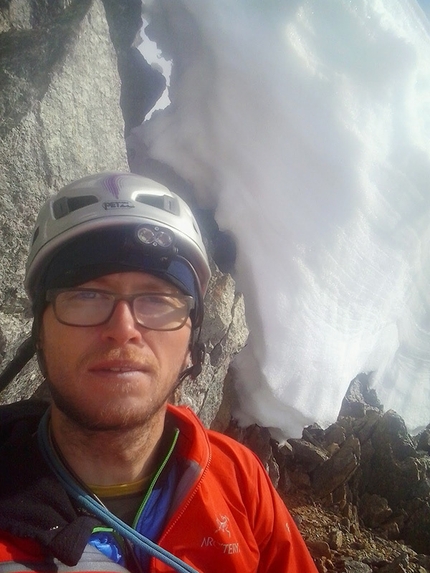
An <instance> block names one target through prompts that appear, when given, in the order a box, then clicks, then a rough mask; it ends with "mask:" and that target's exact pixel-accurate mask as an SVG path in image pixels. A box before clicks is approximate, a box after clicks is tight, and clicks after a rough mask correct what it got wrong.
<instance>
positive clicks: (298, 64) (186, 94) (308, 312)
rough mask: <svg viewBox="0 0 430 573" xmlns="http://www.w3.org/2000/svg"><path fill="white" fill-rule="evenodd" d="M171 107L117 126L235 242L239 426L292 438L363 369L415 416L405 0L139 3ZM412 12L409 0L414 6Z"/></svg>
mask: <svg viewBox="0 0 430 573" xmlns="http://www.w3.org/2000/svg"><path fill="white" fill-rule="evenodd" d="M147 7H148V13H147V14H146V17H147V18H149V19H150V20H151V23H150V27H149V28H150V35H151V38H152V39H154V40H156V41H157V44H158V46H159V48H160V49H161V50H162V51H163V55H164V56H165V57H166V59H169V58H172V59H173V69H172V74H171V86H170V99H171V102H172V103H171V105H170V106H169V107H167V108H166V109H164V110H162V111H156V112H155V113H154V114H153V115H152V117H151V119H150V120H149V121H146V122H145V124H144V127H143V128H136V130H135V133H134V137H135V138H136V139H137V140H139V139H140V140H141V141H142V142H143V143H144V144H145V146H148V149H149V153H150V155H151V156H152V157H153V158H155V159H158V160H161V161H163V162H165V163H167V164H169V165H170V166H172V167H173V168H174V169H175V170H176V171H177V172H178V173H179V174H180V175H181V176H182V177H184V178H185V179H187V180H189V181H190V182H192V183H193V184H194V186H195V188H196V190H197V192H198V196H199V201H200V203H201V205H202V206H216V207H217V209H216V219H217V222H218V224H219V226H220V228H221V229H225V230H229V231H231V232H232V233H233V234H234V236H235V238H236V241H237V246H238V258H237V265H236V268H237V271H236V275H235V278H236V281H237V285H238V289H240V290H241V291H242V292H243V293H244V294H245V302H246V305H247V319H248V323H249V326H250V330H251V336H250V341H249V344H248V346H247V348H246V349H245V351H244V352H242V353H241V355H240V356H239V358H238V360H237V367H238V369H239V373H240V383H239V389H238V390H239V396H240V406H239V409H238V411H237V412H236V414H237V415H238V416H239V419H240V420H241V421H242V422H243V423H250V422H254V421H257V422H258V423H260V424H263V425H266V426H272V427H276V428H279V429H280V430H281V431H282V432H284V433H285V434H286V435H289V436H297V435H300V433H301V430H302V428H303V426H304V425H306V424H309V423H313V422H318V423H320V424H321V425H322V426H327V425H328V424H329V423H331V422H332V421H334V420H335V419H336V417H337V414H338V411H339V407H340V404H341V401H342V398H343V396H344V394H345V391H346V389H347V387H348V385H349V383H350V381H351V380H352V379H353V378H354V377H355V376H356V375H357V374H358V373H360V372H369V371H375V373H376V374H375V375H374V380H373V384H374V387H375V388H376V390H377V394H378V397H379V398H380V400H381V401H382V403H383V404H384V406H385V408H386V409H389V408H392V409H394V410H396V411H397V412H398V413H399V414H400V415H401V416H402V417H403V418H404V419H405V421H406V423H407V425H408V428H409V430H410V431H411V432H415V431H416V430H418V429H419V428H420V427H423V426H425V425H426V424H428V423H429V422H430V284H429V282H430V256H429V252H430V190H429V185H430V139H429V135H430V39H429V22H428V20H427V18H426V16H425V15H424V12H423V11H422V10H421V9H420V7H419V5H418V4H417V3H416V2H415V0H354V1H350V0H336V1H321V0H307V1H305V0H289V1H288V2H286V1H285V0H234V2H231V1H226V0H205V1H202V0H175V2H171V1H169V0H154V1H153V2H151V3H149V5H148V6H147ZM424 8H425V6H424Z"/></svg>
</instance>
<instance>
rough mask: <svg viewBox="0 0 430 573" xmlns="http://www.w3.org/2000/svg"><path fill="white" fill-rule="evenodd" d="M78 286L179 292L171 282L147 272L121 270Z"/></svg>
mask: <svg viewBox="0 0 430 573" xmlns="http://www.w3.org/2000/svg"><path fill="white" fill-rule="evenodd" d="M79 286H81V287H85V288H99V289H104V290H112V291H114V292H123V293H132V292H142V291H156V292H166V293H179V292H180V291H179V289H178V288H176V287H175V285H173V284H172V283H169V282H168V281H165V280H163V279H160V278H158V277H156V276H154V275H151V274H149V273H142V272H136V271H134V272H121V273H113V274H109V275H103V276H102V277H98V278H96V279H92V280H90V281H87V282H85V283H82V284H80V285H79Z"/></svg>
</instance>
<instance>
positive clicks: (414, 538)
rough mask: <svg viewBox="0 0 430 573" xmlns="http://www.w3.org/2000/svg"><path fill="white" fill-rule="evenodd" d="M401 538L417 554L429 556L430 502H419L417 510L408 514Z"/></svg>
mask: <svg viewBox="0 0 430 573" xmlns="http://www.w3.org/2000/svg"><path fill="white" fill-rule="evenodd" d="M402 536H403V537H404V539H405V541H406V543H408V544H409V545H410V546H411V547H412V549H413V550H414V551H416V552H417V553H424V554H426V555H430V502H429V501H428V500H427V501H421V502H420V504H419V507H418V509H416V510H415V511H414V512H413V513H411V514H409V518H408V519H407V521H406V523H405V527H404V528H403V530H402Z"/></svg>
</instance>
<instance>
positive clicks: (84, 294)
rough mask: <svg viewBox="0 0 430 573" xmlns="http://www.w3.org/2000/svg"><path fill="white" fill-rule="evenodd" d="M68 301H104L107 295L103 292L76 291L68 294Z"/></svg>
mask: <svg viewBox="0 0 430 573" xmlns="http://www.w3.org/2000/svg"><path fill="white" fill-rule="evenodd" d="M67 295H68V297H67V299H68V300H69V301H76V302H79V301H87V300H102V299H103V298H105V295H103V293H101V292H96V291H92V290H76V291H71V292H69V293H67Z"/></svg>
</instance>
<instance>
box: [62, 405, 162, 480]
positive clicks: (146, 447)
mask: <svg viewBox="0 0 430 573" xmlns="http://www.w3.org/2000/svg"><path fill="white" fill-rule="evenodd" d="M164 419H165V411H164V410H163V411H162V412H158V413H157V414H156V415H155V416H153V417H152V418H151V419H150V420H146V421H145V423H143V424H142V425H141V426H137V427H133V428H131V429H126V430H111V431H109V430H108V431H96V430H87V429H85V428H82V427H80V426H79V425H77V424H76V423H75V422H74V421H73V420H70V419H69V418H68V417H67V416H65V415H64V414H63V413H62V412H61V411H60V410H58V409H57V408H56V407H55V406H54V405H53V406H52V414H51V429H52V437H53V439H54V441H55V444H56V446H57V448H58V449H59V451H60V452H61V454H62V456H63V457H64V459H65V461H66V462H67V464H68V465H69V466H70V468H71V469H72V470H73V471H74V472H75V474H76V475H77V476H78V477H79V478H80V479H81V480H82V481H83V482H84V483H87V484H95V485H105V486H106V485H117V484H122V483H130V482H133V481H137V480H139V479H142V478H144V477H146V476H148V475H150V474H151V473H152V472H153V471H154V470H155V469H156V467H157V465H158V461H159V457H160V452H159V444H160V441H161V437H162V435H163V429H164ZM161 454H162V452H161Z"/></svg>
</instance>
